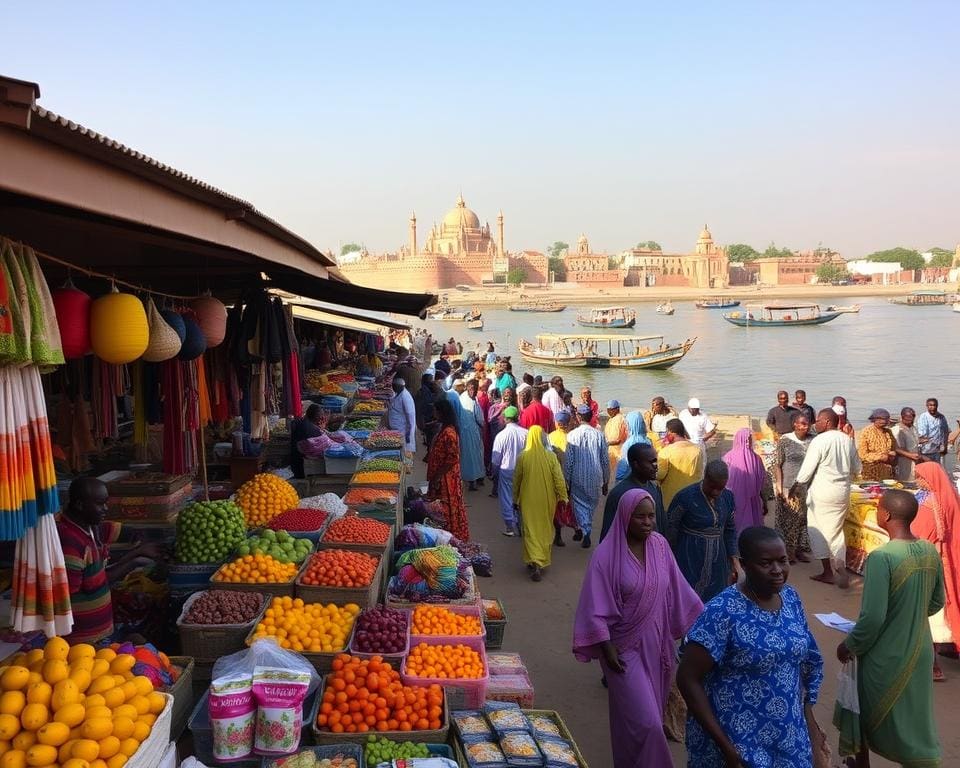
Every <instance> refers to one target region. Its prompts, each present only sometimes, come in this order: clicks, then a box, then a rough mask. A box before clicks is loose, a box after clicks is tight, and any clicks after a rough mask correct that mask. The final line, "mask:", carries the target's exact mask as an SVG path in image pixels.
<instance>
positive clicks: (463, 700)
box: [400, 637, 490, 711]
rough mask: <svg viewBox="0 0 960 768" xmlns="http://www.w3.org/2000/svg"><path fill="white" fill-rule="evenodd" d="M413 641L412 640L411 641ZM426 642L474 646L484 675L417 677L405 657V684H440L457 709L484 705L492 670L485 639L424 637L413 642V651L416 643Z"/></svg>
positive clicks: (452, 706) (403, 677)
mask: <svg viewBox="0 0 960 768" xmlns="http://www.w3.org/2000/svg"><path fill="white" fill-rule="evenodd" d="M411 642H412V641H411ZM420 643H426V644H427V645H465V646H467V647H468V648H472V649H473V650H475V651H476V652H477V653H479V654H480V660H481V661H482V662H483V673H484V674H483V677H481V678H479V679H476V680H457V679H451V678H439V677H438V678H430V677H417V676H416V675H411V674H409V673H408V672H407V660H408V659H409V656H408V657H407V659H404V661H403V666H402V667H400V677H401V679H402V680H403V684H404V685H419V686H428V685H439V686H441V687H442V688H443V690H444V691H445V693H446V697H447V703H448V704H449V706H450V709H452V710H454V711H457V710H460V709H476V708H478V707H480V706H482V705H483V702H484V699H485V697H486V693H487V684H488V683H489V681H490V670H489V669H488V668H487V659H486V651H485V649H484V647H483V639H482V638H480V637H458V638H453V642H451V641H450V640H449V639H444V638H437V637H423V638H420V639H419V640H418V641H417V642H416V643H413V642H412V645H411V651H412V650H413V648H414V647H416V645H418V644H420Z"/></svg>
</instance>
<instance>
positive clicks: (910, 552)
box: [840, 540, 944, 768]
mask: <svg viewBox="0 0 960 768" xmlns="http://www.w3.org/2000/svg"><path fill="white" fill-rule="evenodd" d="M943 605H944V589H943V566H942V565H941V563H940V555H939V553H938V552H937V550H936V548H935V547H934V546H933V545H932V544H931V543H930V542H929V541H921V540H914V541H903V540H894V541H890V542H888V543H887V544H884V545H883V546H882V547H880V548H879V549H875V550H874V551H873V552H871V553H870V554H869V555H867V563H866V568H865V571H864V582H863V597H862V599H861V604H860V616H859V618H858V619H857V624H856V626H855V627H854V628H853V630H852V631H851V632H850V634H848V635H847V639H846V640H845V641H844V642H845V643H846V646H847V648H848V649H849V650H850V652H851V653H852V654H853V655H854V656H856V657H857V675H858V678H859V679H858V683H859V685H858V689H859V694H860V727H861V733H862V735H863V738H864V740H865V742H866V744H867V746H868V747H869V748H870V750H871V751H872V752H876V753H877V754H878V755H880V756H881V757H885V758H886V759H887V760H890V761H892V762H894V763H899V764H900V765H903V766H906V767H907V768H930V766H939V765H940V742H939V739H938V738H937V723H936V718H935V717H934V711H933V675H932V674H931V670H932V669H933V643H932V640H931V638H930V627H929V626H928V624H927V617H928V616H931V615H933V614H935V613H936V612H937V611H939V610H940V609H941V608H942V607H943ZM857 746H858V745H851V744H843V743H841V745H840V751H841V753H850V752H851V750H852V749H853V748H855V747H857Z"/></svg>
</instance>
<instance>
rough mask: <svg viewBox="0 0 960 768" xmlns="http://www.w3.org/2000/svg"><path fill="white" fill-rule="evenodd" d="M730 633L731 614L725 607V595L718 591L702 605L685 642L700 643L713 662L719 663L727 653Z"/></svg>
mask: <svg viewBox="0 0 960 768" xmlns="http://www.w3.org/2000/svg"><path fill="white" fill-rule="evenodd" d="M732 634H733V616H732V614H731V613H730V611H729V610H728V609H727V597H726V596H725V595H724V594H723V593H720V594H719V595H717V596H716V597H715V598H714V599H713V600H711V601H710V602H708V603H707V604H706V605H705V606H704V608H703V613H701V614H700V618H698V619H697V620H696V621H695V622H694V624H693V626H692V627H691V628H690V631H689V632H687V638H686V641H685V642H686V643H696V644H697V645H702V646H703V648H704V650H705V651H706V652H707V653H709V654H710V658H711V659H713V663H714V664H717V665H719V664H721V663H722V662H723V660H724V658H725V657H726V655H727V650H728V648H729V646H730V639H731V636H732Z"/></svg>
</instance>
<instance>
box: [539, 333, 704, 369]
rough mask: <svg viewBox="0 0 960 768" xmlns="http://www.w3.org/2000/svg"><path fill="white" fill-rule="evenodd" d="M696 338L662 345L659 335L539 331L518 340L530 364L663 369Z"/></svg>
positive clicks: (680, 358)
mask: <svg viewBox="0 0 960 768" xmlns="http://www.w3.org/2000/svg"><path fill="white" fill-rule="evenodd" d="M694 342H696V339H695V338H694V339H687V340H686V341H684V342H683V343H681V344H665V343H664V341H663V336H618V335H614V334H559V335H558V334H551V333H548V334H541V335H539V336H537V339H536V343H535V344H534V343H531V342H529V341H527V340H526V339H520V356H521V357H523V359H524V360H526V361H527V362H531V363H539V364H540V365H551V366H556V367H560V368H628V369H631V370H640V369H649V370H663V369H665V368H670V367H671V366H673V365H676V364H677V363H678V362H680V360H682V359H683V357H684V355H686V354H687V352H689V351H690V348H691V347H692V346H693V345H694Z"/></svg>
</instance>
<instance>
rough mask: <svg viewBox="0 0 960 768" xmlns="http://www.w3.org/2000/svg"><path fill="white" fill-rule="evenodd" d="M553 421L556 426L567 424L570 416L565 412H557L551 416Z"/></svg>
mask: <svg viewBox="0 0 960 768" xmlns="http://www.w3.org/2000/svg"><path fill="white" fill-rule="evenodd" d="M553 420H554V421H555V422H557V424H569V423H570V414H569V413H567V412H566V411H557V412H556V413H554V414H553Z"/></svg>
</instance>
